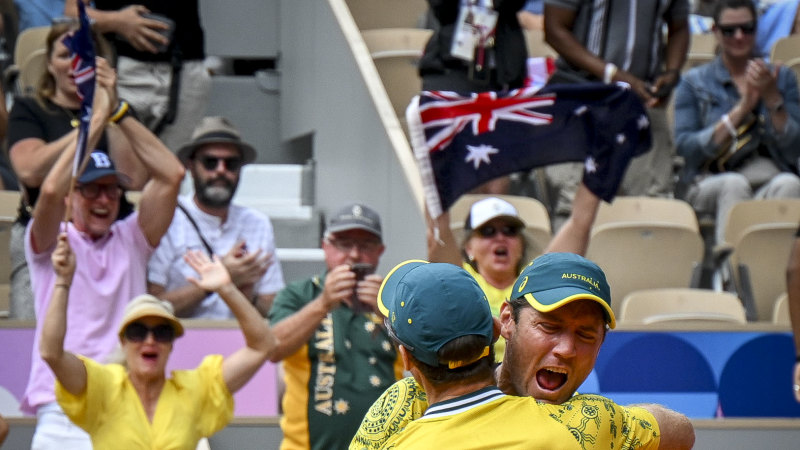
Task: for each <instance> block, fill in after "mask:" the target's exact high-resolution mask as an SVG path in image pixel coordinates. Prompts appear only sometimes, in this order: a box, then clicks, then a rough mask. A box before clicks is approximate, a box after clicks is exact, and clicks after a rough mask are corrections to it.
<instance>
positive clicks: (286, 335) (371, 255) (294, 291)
mask: <svg viewBox="0 0 800 450" xmlns="http://www.w3.org/2000/svg"><path fill="white" fill-rule="evenodd" d="M322 250H323V251H324V253H325V264H326V266H327V271H326V272H325V273H324V274H321V275H317V276H314V277H312V278H310V279H307V280H302V281H298V282H295V283H291V284H289V285H288V286H287V287H286V288H285V289H284V290H282V291H281V292H280V293H278V296H277V297H276V298H275V303H274V305H273V306H272V310H271V311H270V314H269V318H270V320H271V321H272V324H273V328H272V329H273V333H275V336H276V337H277V338H278V341H279V344H278V347H277V348H276V351H275V352H274V353H273V356H272V360H273V361H279V360H283V368H284V372H285V382H286V393H285V394H284V396H283V401H282V404H283V417H282V418H281V429H282V430H283V442H282V444H281V448H282V449H295V448H306V449H307V448H311V449H331V448H346V447H347V445H348V444H349V443H350V439H351V438H352V436H353V434H354V433H355V431H356V429H357V428H358V425H359V423H360V422H361V419H362V418H363V417H364V414H365V413H366V411H367V408H369V406H370V405H371V404H372V402H373V401H374V400H375V399H376V398H378V396H379V395H381V393H382V392H383V391H384V390H385V389H386V388H387V387H388V386H390V385H391V384H392V383H394V381H395V379H396V378H398V377H399V376H400V372H401V370H400V363H399V360H398V358H397V353H396V352H395V349H394V347H393V346H392V343H391V341H390V339H389V336H388V335H387V334H386V330H384V328H383V327H382V320H381V319H380V318H379V317H378V315H377V313H378V308H377V297H378V289H379V288H380V285H381V282H382V281H383V277H381V276H380V275H377V274H373V273H372V271H373V270H374V268H375V267H376V266H377V265H378V261H379V259H380V256H381V254H382V253H383V250H384V246H383V239H382V232H381V221H380V217H378V214H377V213H376V212H375V211H373V210H372V209H370V208H368V207H367V206H364V205H361V204H352V205H348V206H345V207H344V208H342V209H340V210H338V211H337V212H335V213H334V214H333V215H332V216H331V217H330V220H329V222H328V226H327V228H326V231H325V234H324V236H323V239H322Z"/></svg>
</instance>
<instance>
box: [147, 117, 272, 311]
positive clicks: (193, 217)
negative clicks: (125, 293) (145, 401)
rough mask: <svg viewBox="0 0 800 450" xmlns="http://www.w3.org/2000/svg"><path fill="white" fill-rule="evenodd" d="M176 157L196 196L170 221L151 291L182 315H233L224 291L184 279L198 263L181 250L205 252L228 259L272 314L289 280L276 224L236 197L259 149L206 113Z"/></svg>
mask: <svg viewBox="0 0 800 450" xmlns="http://www.w3.org/2000/svg"><path fill="white" fill-rule="evenodd" d="M177 155H178V158H180V160H181V161H182V162H183V163H184V164H185V165H186V167H187V169H188V170H189V172H190V173H191V174H192V179H193V181H194V195H193V196H188V195H187V196H181V197H180V198H179V199H178V208H177V209H176V210H175V216H174V218H173V220H172V225H171V226H170V228H169V231H168V232H167V234H166V235H165V236H164V239H162V240H161V244H160V245H159V246H158V248H157V249H156V251H155V253H154V254H153V257H152V258H151V259H150V263H149V265H148V275H147V279H148V291H149V292H150V293H151V294H152V295H155V296H157V297H159V298H162V299H164V300H168V301H169V302H171V303H172V305H173V306H174V307H175V313H176V315H177V316H178V317H187V318H204V319H233V314H232V312H231V311H230V309H229V308H228V306H227V305H226V304H225V302H224V301H223V300H222V299H221V298H220V297H219V295H217V294H215V293H213V292H206V291H203V290H202V289H200V288H199V287H197V286H196V285H194V284H191V283H189V282H188V281H187V280H186V277H187V276H191V275H192V273H193V269H192V268H191V267H190V266H189V265H188V264H187V263H186V262H185V261H184V260H183V255H184V254H185V253H186V252H187V251H188V250H202V251H203V252H205V253H207V254H208V255H209V256H211V255H217V256H218V257H220V258H221V259H222V263H223V264H224V265H225V268H226V269H227V270H228V272H230V274H231V279H232V280H233V283H234V284H235V285H236V287H237V288H239V290H241V291H242V292H243V293H244V294H245V296H247V298H249V299H250V301H251V302H253V304H254V305H255V306H256V308H257V309H258V310H259V312H260V313H261V314H262V315H266V314H267V312H269V308H270V306H271V305H272V300H273V298H274V297H275V293H277V292H278V291H279V290H280V289H282V288H283V286H284V283H283V272H282V271H281V266H280V264H279V263H278V260H277V257H276V256H275V239H274V236H273V232H272V223H271V222H270V220H269V218H267V216H265V215H264V214H262V213H260V212H258V211H256V210H254V209H252V208H246V207H243V206H239V205H235V204H232V203H231V199H232V198H233V194H234V193H235V192H236V187H237V186H238V184H239V174H240V170H241V168H242V166H243V165H244V164H248V163H250V162H252V161H253V160H254V159H255V156H256V151H255V150H254V149H253V147H252V146H251V145H250V144H247V143H245V142H243V141H242V140H241V138H240V135H239V131H238V130H237V129H236V128H235V127H234V126H233V125H232V124H231V123H230V122H229V121H228V120H226V119H225V118H223V117H206V118H204V119H203V120H202V121H201V122H200V124H199V125H198V126H197V128H196V129H195V130H194V133H193V134H192V141H191V142H189V143H188V144H186V145H184V146H183V147H181V148H180V149H179V150H178V152H177Z"/></svg>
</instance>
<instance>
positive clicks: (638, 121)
mask: <svg viewBox="0 0 800 450" xmlns="http://www.w3.org/2000/svg"><path fill="white" fill-rule="evenodd" d="M406 119H407V120H408V127H409V132H410V135H411V144H412V147H413V148H414V155H415V157H416V159H417V163H418V165H419V167H420V173H421V176H422V182H423V189H424V191H425V201H426V203H427V206H428V211H429V212H430V214H431V216H432V217H438V216H440V215H441V214H442V213H443V212H444V211H446V210H447V209H448V208H449V207H450V205H452V204H453V203H454V202H455V201H456V200H457V199H458V197H459V196H460V195H461V194H464V193H466V192H468V191H469V190H471V189H473V188H475V187H477V186H479V185H481V184H483V183H485V182H486V181H489V180H491V179H493V178H497V177H499V176H503V175H508V174H511V173H514V172H519V171H526V170H530V169H533V168H535V167H541V166H545V165H548V164H555V163H561V162H567V161H583V162H584V164H585V165H584V177H583V182H584V183H585V184H586V186H587V187H588V188H589V189H590V190H591V191H592V192H594V193H595V194H596V195H597V196H598V197H601V198H603V199H604V200H606V201H611V199H613V198H614V195H615V194H616V192H617V189H618V188H619V184H620V182H621V180H622V176H623V175H624V173H625V169H626V168H627V167H628V163H629V162H630V160H631V158H633V157H634V156H638V155H640V154H642V153H644V152H646V151H647V150H649V149H650V123H649V120H648V118H647V112H646V111H645V108H644V105H642V103H641V101H640V100H639V99H638V98H637V97H636V95H635V94H634V93H633V92H632V91H631V90H630V87H629V86H628V85H625V84H620V85H605V84H601V83H585V84H574V85H573V84H569V85H550V86H545V87H543V88H541V89H537V88H523V89H518V90H515V91H511V92H509V93H508V94H500V93H495V92H484V93H477V94H476V93H473V94H467V95H462V94H458V93H455V92H443V91H432V92H429V91H425V92H422V93H421V94H420V95H418V96H416V97H414V99H412V101H411V104H410V105H409V106H408V109H407V110H406Z"/></svg>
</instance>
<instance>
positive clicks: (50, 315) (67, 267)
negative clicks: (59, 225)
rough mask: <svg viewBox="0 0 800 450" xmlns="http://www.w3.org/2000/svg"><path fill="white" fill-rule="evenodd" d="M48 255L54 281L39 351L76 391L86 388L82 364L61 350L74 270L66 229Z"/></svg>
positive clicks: (66, 383) (71, 388)
mask: <svg viewBox="0 0 800 450" xmlns="http://www.w3.org/2000/svg"><path fill="white" fill-rule="evenodd" d="M50 259H51V260H52V261H53V270H55V272H56V282H55V286H54V287H53V295H52V296H51V297H50V305H49V306H48V307H47V313H46V315H45V317H44V324H43V326H42V336H41V338H40V340H39V353H40V354H41V355H42V359H43V360H44V361H45V362H46V363H47V365H48V366H50V369H52V371H53V373H54V374H55V376H56V378H57V379H58V381H59V382H60V383H61V385H62V386H64V389H66V390H67V391H68V392H70V393H71V394H74V395H78V394H80V393H81V392H83V391H84V389H86V380H87V378H86V367H85V366H84V365H83V362H82V361H81V360H80V359H78V357H77V356H75V355H74V354H73V353H70V352H68V351H66V350H64V336H65V335H66V334H67V300H68V297H69V288H70V286H71V284H72V276H73V275H74V274H75V255H74V254H73V253H72V249H70V247H69V241H68V240H67V234H66V233H61V234H59V235H58V242H57V244H56V249H55V251H53V254H52V256H51V258H50Z"/></svg>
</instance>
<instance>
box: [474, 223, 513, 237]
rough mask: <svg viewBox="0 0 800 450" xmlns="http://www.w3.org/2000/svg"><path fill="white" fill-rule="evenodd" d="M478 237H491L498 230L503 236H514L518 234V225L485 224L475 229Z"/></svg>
mask: <svg viewBox="0 0 800 450" xmlns="http://www.w3.org/2000/svg"><path fill="white" fill-rule="evenodd" d="M475 231H476V232H477V233H478V235H479V236H480V237H485V238H489V237H493V236H494V235H496V234H497V233H498V232H499V233H502V234H503V236H505V237H515V236H518V235H519V231H520V227H518V226H515V225H503V226H500V227H496V226H494V225H485V226H482V227H480V228H478V229H477V230H475Z"/></svg>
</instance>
